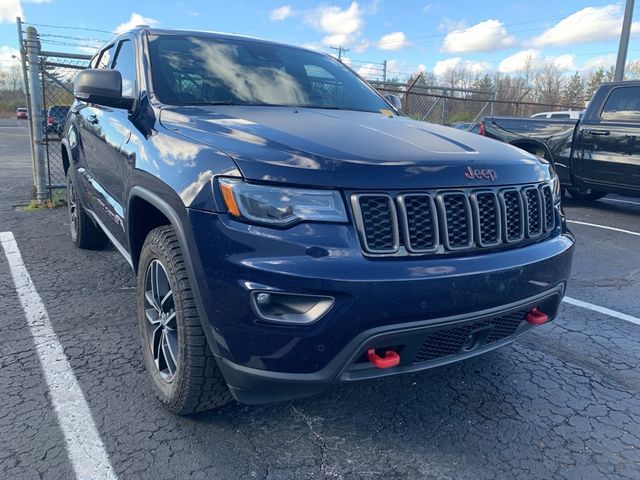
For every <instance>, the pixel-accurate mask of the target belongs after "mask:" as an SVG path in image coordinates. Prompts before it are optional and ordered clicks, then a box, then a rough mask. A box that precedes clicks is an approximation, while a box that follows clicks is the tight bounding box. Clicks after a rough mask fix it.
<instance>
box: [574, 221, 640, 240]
mask: <svg viewBox="0 0 640 480" xmlns="http://www.w3.org/2000/svg"><path fill="white" fill-rule="evenodd" d="M567 222H568V223H576V224H578V225H586V226H588V227H596V228H604V229H605V230H613V231H614V232H622V233H628V234H629V235H637V236H638V237H640V232H632V231H631V230H624V229H622V228H616V227H607V226H606V225H598V224H597V223H587V222H579V221H578V220H567Z"/></svg>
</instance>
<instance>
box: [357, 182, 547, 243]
mask: <svg viewBox="0 0 640 480" xmlns="http://www.w3.org/2000/svg"><path fill="white" fill-rule="evenodd" d="M351 205H352V208H353V212H354V217H355V219H356V225H357V227H358V233H359V236H360V240H361V242H362V247H363V250H364V252H365V253H366V254H371V255H409V254H422V253H446V252H459V251H470V250H474V249H483V248H490V247H497V246H515V245H520V244H523V243H526V242H530V241H535V240H539V239H541V238H543V237H544V236H546V234H549V233H550V232H551V231H552V230H553V229H554V228H555V225H556V214H555V206H554V204H553V195H552V192H551V188H550V187H549V186H548V185H546V184H543V185H526V186H524V187H519V188H516V187H509V188H494V189H474V190H472V189H464V190H451V191H447V190H445V191H428V192H415V193H414V192H412V193H402V192H400V193H399V194H397V195H389V194H386V193H364V194H360V193H358V194H353V195H352V196H351Z"/></svg>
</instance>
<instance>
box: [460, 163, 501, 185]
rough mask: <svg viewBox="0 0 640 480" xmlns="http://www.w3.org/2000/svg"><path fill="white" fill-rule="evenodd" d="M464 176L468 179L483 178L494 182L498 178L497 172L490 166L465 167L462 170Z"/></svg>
mask: <svg viewBox="0 0 640 480" xmlns="http://www.w3.org/2000/svg"><path fill="white" fill-rule="evenodd" d="M464 176H465V177H467V178H468V179H469V180H482V179H483V178H484V179H486V180H491V181H492V182H495V181H496V180H497V179H498V173H497V172H496V171H495V170H493V169H491V168H483V169H478V168H471V167H467V168H466V170H465V171H464Z"/></svg>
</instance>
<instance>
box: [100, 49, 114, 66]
mask: <svg viewBox="0 0 640 480" xmlns="http://www.w3.org/2000/svg"><path fill="white" fill-rule="evenodd" d="M114 49H115V45H111V46H110V47H109V48H107V49H106V50H104V51H103V52H102V53H101V54H100V58H98V63H97V65H96V68H109V61H110V60H111V57H113V50H114Z"/></svg>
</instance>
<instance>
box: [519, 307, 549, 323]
mask: <svg viewBox="0 0 640 480" xmlns="http://www.w3.org/2000/svg"><path fill="white" fill-rule="evenodd" d="M524 319H525V320H526V321H527V322H528V323H530V324H531V325H542V324H543V323H547V322H548V321H549V317H548V316H547V314H546V313H543V312H541V311H540V310H538V308H537V307H536V308H534V309H532V310H529V312H527V315H526V316H525V317H524Z"/></svg>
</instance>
